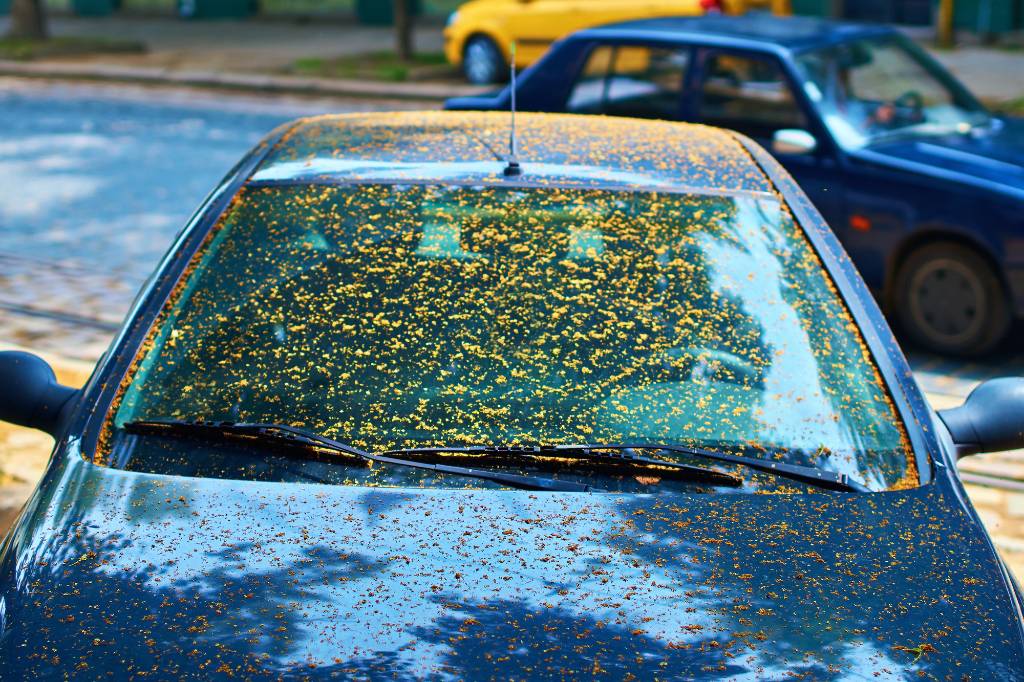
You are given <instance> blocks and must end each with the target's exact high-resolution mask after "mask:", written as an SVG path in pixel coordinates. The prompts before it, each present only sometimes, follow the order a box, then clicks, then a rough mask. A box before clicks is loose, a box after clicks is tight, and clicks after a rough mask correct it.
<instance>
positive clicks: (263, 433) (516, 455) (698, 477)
mask: <svg viewBox="0 0 1024 682" xmlns="http://www.w3.org/2000/svg"><path fill="white" fill-rule="evenodd" d="M124 429H125V430H126V431H128V432H130V433H140V434H154V435H184V436H192V437H197V436H198V437H204V438H217V439H231V438H241V439H246V440H256V441H259V442H261V443H262V444H267V445H276V446H284V447H289V448H298V449H300V450H303V451H306V452H315V451H318V450H319V451H328V452H331V453H333V454H337V455H343V456H346V457H347V458H348V459H349V461H353V462H361V463H363V464H364V465H366V466H369V465H370V464H371V463H374V462H378V463H382V464H391V465H395V466H404V467H411V468H414V469H425V470H428V471H434V472H436V473H440V474H451V475H454V476H465V477H469V478H477V479H482V480H487V481H492V482H495V483H501V484H504V485H507V486H509V487H512V488H520V489H525V490H549V491H562V492H588V491H593V492H600V491H601V490H600V488H596V487H594V486H590V485H587V484H585V483H578V482H576V481H566V480H559V479H554V478H544V477H541V476H528V475H520V474H511V473H507V472H502V471H489V470H487V469H480V468H476V467H464V466H455V465H451V464H441V463H437V462H429V461H424V460H425V459H427V458H438V457H452V456H458V455H463V456H465V457H466V458H467V459H470V458H471V459H472V460H473V461H474V463H478V462H481V461H497V462H499V463H503V464H509V463H515V464H527V465H534V466H537V467H539V468H548V469H561V470H565V469H571V468H576V469H580V468H590V469H599V470H605V471H612V472H614V473H616V474H621V475H634V476H647V477H649V478H655V479H659V480H660V479H662V478H671V479H677V480H687V481H693V482H701V483H707V484H710V485H715V486H728V487H740V486H742V485H743V478H742V477H740V476H737V475H736V474H732V473H728V472H725V471H719V470H717V469H711V468H707V467H699V466H692V465H689V464H682V463H680V462H671V461H665V460H661V459H654V458H652V457H646V456H643V455H641V454H638V453H639V452H674V453H681V454H685V455H690V456H692V457H697V458H701V459H708V460H713V461H717V462H724V463H728V464H736V465H740V466H744V467H747V468H749V469H755V470H757V471H762V472H765V473H768V474H773V475H775V476H778V477H780V478H787V479H790V480H794V481H799V482H801V483H805V484H807V485H811V486H815V487H818V488H825V489H828V490H838V491H846V492H870V489H869V488H867V487H866V486H864V485H863V484H862V483H860V482H858V481H855V480H853V479H851V478H850V477H849V476H847V475H846V474H840V473H836V472H832V471H825V470H824V469H818V468H816V467H811V466H803V465H799V464H789V463H787V462H776V461H771V460H766V459H758V458H754V457H744V456H741V455H733V454H729V453H725V452H717V451H712V450H704V449H701V448H692V447H688V446H684V445H661V444H647V443H644V444H605V443H600V444H558V445H538V446H517V445H512V446H504V445H467V446H461V447H445V446H442V447H420V448H403V449H400V450H388V451H385V452H380V453H375V452H368V451H366V450H362V449H360V448H357V447H355V446H352V445H348V444H346V443H341V442H339V441H336V440H333V439H331V438H327V437H326V436H322V435H320V434H318V433H315V432H313V431H308V430H306V429H302V428H298V427H294V426H288V425H287V424H260V423H247V422H231V421H216V422H207V421H183V420H174V419H166V420H163V419H156V420H145V421H134V422H129V423H127V424H125V425H124ZM410 457H413V458H419V459H409V458H410Z"/></svg>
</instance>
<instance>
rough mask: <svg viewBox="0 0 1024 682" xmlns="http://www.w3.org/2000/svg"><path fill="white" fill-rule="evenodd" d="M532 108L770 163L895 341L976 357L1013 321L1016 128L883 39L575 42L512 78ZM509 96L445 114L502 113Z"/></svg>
mask: <svg viewBox="0 0 1024 682" xmlns="http://www.w3.org/2000/svg"><path fill="white" fill-rule="evenodd" d="M517 90H518V104H519V107H520V108H521V109H526V110H530V111H552V112H570V113H585V114H606V115H615V116H632V117H639V118H660V119H668V120H680V121H690V122H694V123H706V124H709V125H714V126H720V127H723V128H730V129H733V130H737V131H739V132H741V133H743V134H745V135H747V136H749V137H751V138H753V139H754V140H755V141H757V142H758V143H759V144H761V145H762V146H763V147H765V148H766V149H770V150H771V151H772V152H773V154H774V155H775V157H776V158H777V159H778V160H779V162H780V163H782V165H783V166H784V167H785V168H786V170H788V171H789V172H790V173H791V174H792V175H793V177H794V178H796V180H797V182H798V183H799V184H800V186H801V188H802V189H803V190H804V192H805V193H806V194H807V195H808V196H809V197H810V198H811V201H813V202H814V204H815V206H816V207H817V208H818V210H819V211H820V212H821V213H822V215H823V216H824V217H825V220H826V221H827V222H828V223H829V225H831V227H832V229H833V230H835V232H836V234H837V235H838V237H839V241H840V242H841V243H842V244H843V246H844V247H845V248H846V251H847V252H848V253H849V254H850V257H851V258H852V259H853V262H854V263H855V264H856V265H857V268H858V269H859V270H860V272H861V275H862V276H863V278H864V280H865V281H866V282H867V284H868V287H869V288H870V289H871V290H872V291H873V292H874V294H875V295H876V297H877V298H878V300H879V302H880V303H881V304H882V308H883V310H885V311H886V313H887V314H888V315H889V316H890V318H891V319H893V320H894V321H895V322H896V323H897V324H898V327H899V328H901V329H902V330H903V331H904V332H905V334H906V338H907V339H908V340H910V341H912V342H914V343H915V344H917V345H919V346H922V347H924V348H927V349H930V350H933V351H937V352H940V353H949V354H957V355H982V354H985V353H987V352H988V351H990V350H992V349H993V348H995V347H996V346H998V345H999V344H1000V343H1001V342H1004V341H1006V340H1007V337H1008V335H1009V334H1010V333H1011V331H1012V329H1013V325H1014V321H1015V320H1020V319H1022V318H1024V122H1022V121H1019V120H1014V119H1009V118H1004V117H999V116H995V115H993V114H991V113H989V112H988V111H987V110H986V109H985V107H984V106H982V105H981V104H980V103H979V102H978V100H977V99H975V98H974V96H973V95H971V93H970V92H969V91H968V90H967V88H965V87H964V86H963V85H962V84H961V83H959V82H958V81H957V80H956V79H955V78H953V76H952V75H950V74H949V73H948V72H947V71H946V70H945V69H944V68H943V67H942V66H941V65H939V64H938V63H937V62H936V61H935V60H934V59H932V58H931V57H930V56H929V55H927V54H926V53H925V52H924V51H923V50H921V49H920V48H919V47H917V46H916V45H915V44H914V43H913V42H911V41H910V40H908V39H907V38H905V37H903V36H902V35H901V34H900V33H899V32H897V31H896V30H894V29H892V28H888V27H883V26H867V25H856V24H847V23H836V22H830V21H824V20H819V19H810V18H802V17H788V18H780V17H773V16H770V15H767V14H750V15H747V16H744V17H725V16H708V17H697V18H672V19H651V20H645V21H635V22H630V23H624V24H617V25H612V26H605V27H600V28H595V29H590V30H586V31H581V32H579V33H576V34H574V35H572V36H570V37H568V38H566V39H564V40H562V41H561V42H559V43H557V44H556V45H555V46H554V47H553V48H552V49H551V50H550V51H549V52H548V54H547V55H546V56H545V57H544V58H543V59H542V60H541V61H540V62H538V63H537V64H535V65H534V66H533V67H532V68H530V69H529V70H528V71H527V72H525V73H524V74H523V75H522V77H521V78H520V79H519V86H518V89H517ZM508 105H509V97H508V92H507V91H504V92H502V93H500V94H496V95H493V96H487V97H463V98H458V99H453V100H449V102H448V103H447V105H446V106H447V108H450V109H482V110H487V109H507V108H508Z"/></svg>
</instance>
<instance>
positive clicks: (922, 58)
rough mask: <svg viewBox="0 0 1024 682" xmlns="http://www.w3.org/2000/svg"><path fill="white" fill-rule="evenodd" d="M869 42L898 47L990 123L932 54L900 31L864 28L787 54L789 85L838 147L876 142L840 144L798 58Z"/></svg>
mask: <svg viewBox="0 0 1024 682" xmlns="http://www.w3.org/2000/svg"><path fill="white" fill-rule="evenodd" d="M862 42H870V43H882V44H885V43H889V44H893V45H896V46H898V47H899V48H901V49H902V50H903V51H904V52H905V53H906V54H907V56H908V57H909V58H910V59H912V60H913V61H914V62H915V63H916V64H917V65H918V66H920V67H921V68H922V69H923V70H924V71H925V72H926V73H927V74H928V75H929V76H931V77H932V78H934V79H935V81H936V82H938V83H939V84H940V85H941V86H943V87H944V88H945V89H946V90H948V91H949V93H950V94H951V95H952V97H953V101H954V102H958V103H963V104H966V105H968V106H969V107H970V109H971V110H972V111H975V112H978V113H980V114H984V115H985V116H986V117H987V119H988V121H990V122H991V120H992V119H994V118H995V116H994V114H993V113H992V112H991V111H990V110H989V109H988V108H987V107H986V106H985V105H984V104H983V103H982V102H981V101H980V100H979V99H978V98H977V97H976V96H975V95H974V93H972V92H971V91H970V90H969V89H968V88H967V86H966V85H964V84H963V83H962V82H961V81H960V80H959V79H958V78H957V77H956V76H955V75H953V73H952V72H950V71H949V69H947V68H946V67H945V66H943V65H942V63H941V62H939V61H938V60H937V59H935V57H933V56H932V55H931V54H929V53H928V52H927V51H926V50H925V49H924V48H922V47H921V46H920V45H918V44H917V43H915V42H914V41H913V40H911V39H910V38H908V37H906V36H905V35H903V34H902V33H900V32H898V31H895V30H890V29H882V30H877V31H865V32H863V33H858V34H856V35H853V36H850V37H848V38H845V39H843V40H838V41H833V42H829V43H827V44H818V45H812V46H809V47H803V48H800V49H796V50H792V51H791V52H790V53H789V60H788V61H790V68H791V69H792V74H791V76H792V78H793V79H794V81H793V84H794V86H795V90H796V93H795V94H796V96H797V97H800V98H803V100H804V101H805V102H806V106H807V107H808V108H809V109H810V110H811V111H813V112H814V116H815V118H816V119H817V121H816V123H817V124H818V127H820V128H821V130H822V131H824V132H825V133H826V134H827V135H828V137H829V138H830V139H831V140H832V142H833V143H834V144H835V145H836V147H838V148H839V149H842V150H844V151H847V152H855V151H858V150H861V149H868V148H870V147H872V146H873V145H874V144H876V141H875V140H872V138H866V139H865V141H864V143H863V144H860V145H850V144H844V141H843V140H842V139H841V136H839V135H836V134H835V133H834V132H833V130H832V128H831V127H830V126H829V125H828V123H827V122H826V119H825V115H824V112H823V111H822V109H821V101H819V100H815V99H814V98H813V97H811V95H810V93H808V92H807V89H806V86H807V84H808V83H810V82H811V81H810V79H809V78H808V77H807V74H806V71H805V69H804V66H803V64H802V63H801V59H802V58H803V57H804V56H806V55H810V54H814V53H827V52H828V51H830V50H834V49H836V48H838V47H842V46H844V45H852V44H855V43H862ZM903 132H905V133H906V134H912V131H911V130H910V129H906V130H904V131H903ZM899 133H900V130H899V129H895V130H893V131H887V132H886V133H882V134H880V135H879V136H878V137H880V138H881V137H884V138H889V139H891V138H890V135H893V136H898V135H899Z"/></svg>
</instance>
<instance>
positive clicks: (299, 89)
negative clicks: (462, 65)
mask: <svg viewBox="0 0 1024 682" xmlns="http://www.w3.org/2000/svg"><path fill="white" fill-rule="evenodd" d="M0 76H17V77H21V78H47V79H57V80H83V81H104V82H113V83H133V84H139V83H142V84H149V85H174V86H185V87H194V88H219V89H227V90H237V91H244V92H256V93H268V92H270V93H280V94H291V95H317V96H321V97H355V98H374V99H391V100H408V101H418V102H432V103H439V102H443V101H444V100H446V99H448V98H449V97H461V96H465V95H477V94H481V93H483V92H486V91H487V89H486V88H478V87H474V86H469V85H459V84H452V85H441V84H434V83H382V82H378V81H366V80H354V79H342V78H337V79H335V78H314V77H303V76H278V75H271V74H260V73H240V72H232V71H194V70H176V69H164V68H157V67H145V66H118V65H111V64H89V65H81V64H65V63H56V62H31V63H26V62H18V61H11V60H0Z"/></svg>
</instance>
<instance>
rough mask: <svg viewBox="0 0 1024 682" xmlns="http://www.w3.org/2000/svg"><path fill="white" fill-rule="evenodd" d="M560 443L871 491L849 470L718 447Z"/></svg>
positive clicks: (830, 486) (851, 490) (844, 490)
mask: <svg viewBox="0 0 1024 682" xmlns="http://www.w3.org/2000/svg"><path fill="white" fill-rule="evenodd" d="M560 447H566V448H574V447H575V448H580V447H582V448H591V449H593V448H597V449H606V450H619V449H622V450H661V451H664V452H679V453H682V454H684V455H692V456H693V457H700V458H702V459H713V460H715V461H718V462H727V463H730V464H738V465H740V466H745V467H747V468H748V469H755V470H757V471H763V472H765V473H769V474H774V475H776V476H779V477H781V478H788V479H791V480H794V481H800V482H801V483H806V484H808V485H813V486H816V487H818V488H825V489H827V490H839V491H843V492H854V493H869V492H871V489H870V488H868V487H867V486H865V485H864V484H863V483H861V482H860V481H856V480H854V479H852V478H850V477H849V476H847V475H846V474H840V473H836V472H834V471H826V470H825V469H819V468H818V467H811V466H804V465H802V464H790V463H788V462H777V461H774V460H770V459H759V458H757V457H744V456H743V455H733V454H730V453H728V452H719V451H717V450H705V449H703V448H695V447H689V446H687V445H661V444H656V445H651V444H641V445H604V444H600V445H582V446H580V445H563V446H560Z"/></svg>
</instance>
